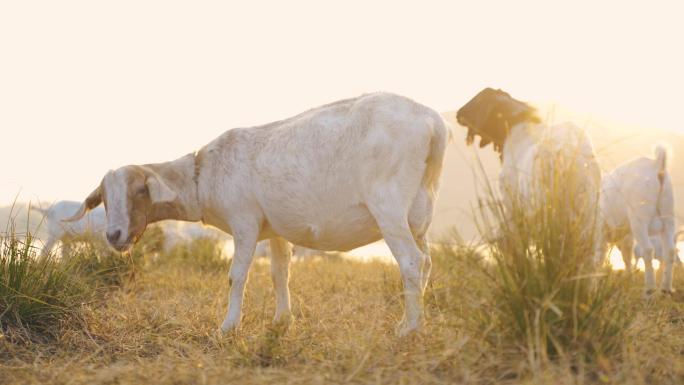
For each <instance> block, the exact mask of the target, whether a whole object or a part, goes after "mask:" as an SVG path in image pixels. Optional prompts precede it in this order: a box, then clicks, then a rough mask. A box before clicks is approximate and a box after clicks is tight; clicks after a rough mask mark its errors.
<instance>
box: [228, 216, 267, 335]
mask: <svg viewBox="0 0 684 385" xmlns="http://www.w3.org/2000/svg"><path fill="white" fill-rule="evenodd" d="M232 228H233V241H234V243H235V254H234V255H233V261H232V263H231V265H230V273H229V286H230V289H229V290H230V294H229V295H228V311H227V312H226V317H225V319H224V320H223V323H222V324H221V331H222V332H223V333H226V332H228V331H230V330H233V329H236V328H237V327H238V325H239V324H240V317H241V314H242V300H243V298H244V291H245V285H246V284H247V276H248V274H249V268H250V267H251V266H252V260H253V259H254V249H255V248H256V243H257V238H258V236H259V226H258V225H256V224H255V223H249V222H248V223H242V224H239V225H233V226H232Z"/></svg>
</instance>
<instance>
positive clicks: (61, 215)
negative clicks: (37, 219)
mask: <svg viewBox="0 0 684 385" xmlns="http://www.w3.org/2000/svg"><path fill="white" fill-rule="evenodd" d="M80 206H81V202H74V201H58V202H56V203H55V204H53V205H52V206H50V207H49V208H48V209H41V208H38V207H35V206H31V210H35V211H38V212H40V213H42V214H43V215H44V216H45V224H44V226H45V227H46V228H47V233H48V237H47V239H46V240H45V242H44V244H43V249H42V251H41V253H42V255H47V254H48V253H49V252H50V251H52V248H53V247H54V246H55V244H56V243H57V242H60V241H61V242H62V243H63V246H62V255H65V254H68V250H67V249H68V246H67V244H66V242H68V241H73V240H76V239H78V238H79V237H84V236H94V237H97V238H99V239H101V240H102V241H105V237H104V230H105V228H106V227H107V216H106V215H105V210H104V208H103V207H97V208H95V209H93V210H91V211H89V212H88V214H87V215H85V216H84V217H83V218H81V219H79V220H77V221H73V222H63V220H64V219H66V218H69V217H71V216H72V215H74V214H75V213H76V212H77V211H78V210H79V207H80Z"/></svg>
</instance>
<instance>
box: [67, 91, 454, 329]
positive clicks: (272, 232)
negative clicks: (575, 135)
mask: <svg viewBox="0 0 684 385" xmlns="http://www.w3.org/2000/svg"><path fill="white" fill-rule="evenodd" d="M448 138H449V134H448V129H447V127H446V126H445V123H444V121H443V120H442V117H441V116H440V115H439V114H438V113H437V112H436V111H434V110H432V109H429V108H427V107H425V106H423V105H420V104H418V103H416V102H414V101H412V100H410V99H407V98H405V97H402V96H398V95H393V94H388V93H376V94H370V95H364V96H360V97H357V98H353V99H347V100H342V101H338V102H335V103H331V104H328V105H325V106H322V107H318V108H314V109H312V110H309V111H307V112H304V113H302V114H299V115H297V116H294V117H292V118H289V119H285V120H281V121H278V122H274V123H270V124H266V125H263V126H258V127H252V128H236V129H233V130H229V131H227V132H226V133H224V134H223V135H221V136H219V137H218V138H217V139H215V140H214V141H212V142H210V143H209V144H208V145H206V146H205V147H203V148H202V149H201V150H199V151H198V152H197V153H196V154H189V155H186V156H184V157H181V158H179V159H177V160H174V161H171V162H166V163H158V164H148V165H131V166H124V167H121V168H119V169H116V170H113V171H110V172H108V173H107V174H106V175H105V176H104V178H103V179H102V182H101V183H100V185H99V186H98V187H97V188H96V189H95V190H94V191H93V192H92V193H91V194H90V195H89V196H88V197H87V198H86V200H85V202H84V203H83V205H82V206H81V209H80V210H79V212H78V213H77V214H76V215H75V216H74V217H73V219H79V218H81V217H82V216H83V215H84V214H85V213H86V212H87V211H88V210H89V209H92V208H93V207H96V206H97V205H98V204H100V202H102V201H103V200H104V204H105V207H106V209H107V219H108V222H107V239H108V240H109V243H110V244H111V245H112V246H113V247H114V248H116V249H119V250H125V249H127V248H129V247H130V246H131V244H132V243H134V242H135V241H136V240H137V239H138V237H139V236H140V235H141V234H142V232H143V231H144V230H145V227H146V226H147V225H148V224H150V223H152V222H156V221H160V220H163V219H178V220H185V221H202V222H204V223H206V224H209V225H212V226H215V227H217V228H219V229H221V230H223V231H225V232H227V233H231V234H232V235H233V239H234V242H235V255H234V257H233V261H232V265H231V268H230V280H229V282H230V286H231V287H230V295H229V305H228V311H227V314H226V317H225V319H224V321H223V323H222V325H221V330H222V331H224V332H226V331H229V330H232V329H234V328H236V327H237V326H238V324H239V322H240V318H241V308H242V300H243V293H244V288H245V283H246V281H247V273H248V271H249V268H250V266H251V265H252V261H253V257H254V249H255V246H256V244H257V242H258V241H259V240H261V239H270V243H271V253H272V259H271V273H272V278H273V284H274V287H275V294H276V295H275V297H276V311H275V321H276V322H286V323H287V322H289V320H290V317H291V311H290V293H289V289H288V279H289V264H290V256H291V252H290V247H289V245H288V241H289V242H292V243H295V244H297V245H301V246H305V247H309V248H313V249H320V250H339V251H346V250H350V249H353V248H356V247H359V246H363V245H366V244H368V243H371V242H374V241H377V240H379V239H380V238H384V239H385V241H386V242H387V244H388V246H389V247H390V249H391V251H392V254H393V255H394V257H395V258H396V260H397V262H398V264H399V269H400V271H401V276H402V280H403V284H404V296H405V302H406V306H405V315H404V319H403V321H402V323H401V325H400V328H399V333H400V334H401V335H404V334H407V333H409V332H411V331H413V330H415V329H417V328H418V327H419V326H420V325H421V323H422V317H423V304H422V299H423V292H424V290H425V286H426V284H427V280H428V277H429V275H430V269H431V260H430V256H429V254H428V252H429V250H428V244H427V240H426V233H427V230H428V227H429V225H430V222H431V221H432V214H433V208H434V204H435V199H436V194H437V190H438V185H439V178H440V175H441V169H442V161H443V158H444V152H445V149H446V145H447V141H448Z"/></svg>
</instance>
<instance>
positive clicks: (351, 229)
mask: <svg viewBox="0 0 684 385" xmlns="http://www.w3.org/2000/svg"><path fill="white" fill-rule="evenodd" d="M301 214H302V213H300V215H297V216H293V215H290V216H288V215H269V216H268V222H269V224H270V226H271V228H272V229H273V230H274V232H275V233H277V234H278V235H280V236H282V237H283V238H285V239H287V240H288V241H290V242H292V243H295V244H297V245H300V246H304V247H308V248H311V249H316V250H326V251H348V250H351V249H354V248H357V247H361V246H364V245H367V244H369V243H372V242H375V241H377V240H379V239H380V238H382V234H381V233H380V230H379V229H378V226H377V224H376V222H375V219H374V218H373V216H372V215H371V213H370V212H369V211H368V209H367V208H366V206H365V205H356V206H352V207H349V208H347V209H346V210H343V211H338V212H334V215H333V214H330V213H328V214H327V215H325V216H323V215H321V216H308V215H301ZM293 217H294V219H293ZM305 217H306V218H305ZM311 218H315V220H311ZM307 219H308V220H307Z"/></svg>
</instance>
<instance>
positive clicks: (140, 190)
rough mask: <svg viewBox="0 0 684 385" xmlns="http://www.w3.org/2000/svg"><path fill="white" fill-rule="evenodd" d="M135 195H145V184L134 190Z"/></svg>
mask: <svg viewBox="0 0 684 385" xmlns="http://www.w3.org/2000/svg"><path fill="white" fill-rule="evenodd" d="M135 194H136V195H145V194H147V186H143V187H140V188H139V189H137V190H136V191H135Z"/></svg>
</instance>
